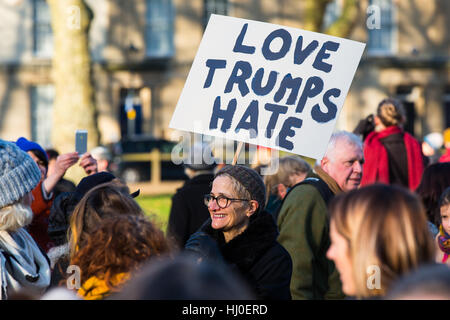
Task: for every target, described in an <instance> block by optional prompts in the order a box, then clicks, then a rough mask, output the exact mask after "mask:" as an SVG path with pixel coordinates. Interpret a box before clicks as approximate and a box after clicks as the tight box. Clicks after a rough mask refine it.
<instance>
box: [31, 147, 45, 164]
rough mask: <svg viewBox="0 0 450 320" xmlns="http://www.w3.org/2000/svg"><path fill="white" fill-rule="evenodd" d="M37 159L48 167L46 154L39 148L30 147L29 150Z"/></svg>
mask: <svg viewBox="0 0 450 320" xmlns="http://www.w3.org/2000/svg"><path fill="white" fill-rule="evenodd" d="M30 152H32V153H33V154H34V155H35V156H36V157H37V158H38V159H39V160H41V161H42V162H43V163H44V166H45V167H46V168H48V159H47V155H46V154H44V153H43V152H42V151H41V150H38V149H32V150H30Z"/></svg>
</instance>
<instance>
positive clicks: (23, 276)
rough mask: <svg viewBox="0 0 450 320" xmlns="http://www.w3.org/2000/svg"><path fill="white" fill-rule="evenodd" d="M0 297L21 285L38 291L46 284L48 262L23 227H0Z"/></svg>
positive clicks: (3, 298) (48, 278)
mask: <svg viewBox="0 0 450 320" xmlns="http://www.w3.org/2000/svg"><path fill="white" fill-rule="evenodd" d="M0 285H1V286H0V287H1V290H0V300H5V299H7V298H8V294H11V293H17V292H18V291H19V290H21V289H25V290H27V291H28V292H31V293H34V294H41V293H43V291H44V290H45V289H46V288H47V287H48V286H49V285H50V266H49V264H48V261H47V259H46V258H45V256H44V255H43V253H42V252H41V250H40V249H39V248H38V246H37V245H36V242H35V241H34V240H33V238H32V237H31V236H30V235H29V234H28V232H27V231H25V229H23V228H20V229H18V230H17V231H14V232H8V231H0Z"/></svg>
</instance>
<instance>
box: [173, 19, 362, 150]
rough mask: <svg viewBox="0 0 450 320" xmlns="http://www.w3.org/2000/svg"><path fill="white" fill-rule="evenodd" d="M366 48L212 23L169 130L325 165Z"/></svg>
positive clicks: (252, 25) (262, 27) (267, 27)
mask: <svg viewBox="0 0 450 320" xmlns="http://www.w3.org/2000/svg"><path fill="white" fill-rule="evenodd" d="M364 47H365V44H364V43H360V42H356V41H352V40H348V39H342V38H337V37H333V36H328V35H325V34H320V33H315V32H310V31H305V30H300V29H295V28H289V27H284V26H280V25H275V24H270V23H264V22H258V21H251V20H245V19H239V18H233V17H228V16H221V15H211V18H210V20H209V23H208V26H207V28H206V30H205V32H204V35H203V38H202V41H201V43H200V46H199V49H198V51H197V55H196V57H195V59H194V62H193V64H192V67H191V70H190V72H189V75H188V77H187V80H186V83H185V86H184V88H183V91H182V93H181V95H180V98H179V100H178V103H177V106H176V108H175V112H174V114H173V116H172V119H171V122H170V127H171V128H173V129H178V130H183V131H190V132H196V133H201V134H206V135H211V136H216V137H221V138H226V139H233V140H237V141H243V142H248V143H251V144H255V145H260V146H264V147H270V148H275V149H278V150H284V151H289V152H292V153H296V154H300V155H303V156H307V157H310V158H314V159H320V158H322V156H323V154H324V153H325V150H326V147H327V144H328V140H329V139H330V136H331V134H332V132H333V129H334V127H335V125H336V120H337V118H338V116H339V113H340V111H341V109H342V106H343V104H344V100H345V97H346V95H347V92H348V90H349V88H350V84H351V81H352V79H353V76H354V74H355V71H356V68H357V66H358V63H359V60H360V59H361V55H362V53H363V50H364Z"/></svg>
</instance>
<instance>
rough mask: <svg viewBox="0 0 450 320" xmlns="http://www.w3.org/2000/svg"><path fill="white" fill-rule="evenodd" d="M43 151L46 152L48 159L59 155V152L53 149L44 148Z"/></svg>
mask: <svg viewBox="0 0 450 320" xmlns="http://www.w3.org/2000/svg"><path fill="white" fill-rule="evenodd" d="M45 152H47V157H48V160H49V161H50V160H53V159H56V158H58V156H59V152H58V151H56V150H55V149H46V150H45Z"/></svg>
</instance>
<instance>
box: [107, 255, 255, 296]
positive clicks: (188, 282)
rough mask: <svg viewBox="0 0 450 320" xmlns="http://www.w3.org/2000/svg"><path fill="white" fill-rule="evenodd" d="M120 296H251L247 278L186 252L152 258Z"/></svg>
mask: <svg viewBox="0 0 450 320" xmlns="http://www.w3.org/2000/svg"><path fill="white" fill-rule="evenodd" d="M110 299H119V300H254V299H256V297H255V296H254V295H253V293H252V292H251V291H250V289H249V288H248V286H247V284H246V282H244V280H243V279H241V277H240V276H239V275H237V274H234V273H233V272H232V271H231V270H229V269H228V268H226V266H223V265H221V264H216V263H212V262H210V261H209V260H203V261H202V262H201V263H198V261H197V259H196V258H195V257H193V256H190V255H188V254H179V255H177V256H176V257H174V258H169V257H165V258H163V259H158V260H153V261H150V262H148V263H146V265H145V266H144V267H143V268H142V269H141V270H140V271H139V273H138V274H137V275H136V276H135V278H134V279H131V280H130V281H129V282H128V283H127V284H125V286H124V287H123V288H122V290H121V291H120V292H119V293H118V294H117V295H115V296H114V295H112V296H111V297H110Z"/></svg>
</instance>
